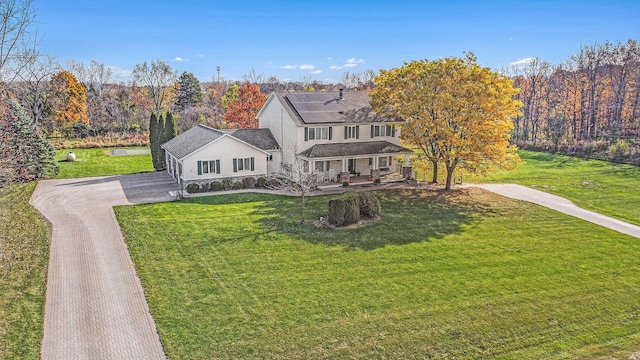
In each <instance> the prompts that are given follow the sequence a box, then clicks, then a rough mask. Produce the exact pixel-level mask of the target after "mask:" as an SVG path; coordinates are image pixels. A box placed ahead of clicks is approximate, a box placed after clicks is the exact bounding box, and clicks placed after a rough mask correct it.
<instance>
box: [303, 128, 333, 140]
mask: <svg viewBox="0 0 640 360" xmlns="http://www.w3.org/2000/svg"><path fill="white" fill-rule="evenodd" d="M308 140H331V127H330V126H324V127H309V128H305V129H304V141H308Z"/></svg>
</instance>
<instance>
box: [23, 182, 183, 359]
mask: <svg viewBox="0 0 640 360" xmlns="http://www.w3.org/2000/svg"><path fill="white" fill-rule="evenodd" d="M171 190H177V185H176V184H175V183H173V182H172V180H171V178H170V177H169V176H168V175H167V174H166V173H145V174H134V175H122V176H110V177H99V178H85V179H68V180H47V181H41V182H40V183H39V184H38V186H37V187H36V190H35V192H34V193H33V197H32V199H31V202H32V204H33V205H34V206H35V207H36V208H37V209H38V210H39V211H40V212H41V213H42V214H43V215H44V216H45V217H46V218H47V219H49V221H51V223H52V224H53V235H52V239H51V252H50V260H49V275H48V283H47V300H46V309H45V321H44V340H43V343H42V358H43V359H45V360H48V359H164V358H165V356H164V352H163V350H162V345H161V344H160V339H159V337H158V334H157V331H156V327H155V323H154V321H153V318H152V317H151V315H150V313H149V307H148V306H147V303H146V299H145V296H144V293H143V290H142V285H141V283H140V280H139V279H138V277H137V275H136V272H135V269H134V266H133V263H132V261H131V258H130V256H129V252H128V250H127V247H126V245H125V243H124V239H123V237H122V233H121V231H120V227H119V226H118V223H117V221H116V218H115V215H114V212H113V209H112V207H113V206H114V205H125V204H136V203H147V202H156V201H166V200H171V197H170V195H169V191H171Z"/></svg>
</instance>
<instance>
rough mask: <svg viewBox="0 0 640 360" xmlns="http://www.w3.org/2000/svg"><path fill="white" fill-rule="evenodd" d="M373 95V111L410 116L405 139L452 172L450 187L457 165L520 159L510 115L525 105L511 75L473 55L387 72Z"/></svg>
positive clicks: (473, 168) (504, 164) (474, 167)
mask: <svg viewBox="0 0 640 360" xmlns="http://www.w3.org/2000/svg"><path fill="white" fill-rule="evenodd" d="M375 83H376V88H374V89H373V90H372V91H371V93H370V97H371V100H372V106H373V108H374V110H376V111H377V112H379V113H382V114H388V115H394V116H399V117H401V118H403V119H404V120H405V123H404V124H403V127H402V137H403V140H404V141H405V142H407V143H409V144H411V145H414V146H416V147H417V148H418V149H420V151H421V152H422V153H423V155H424V158H426V159H427V161H430V162H431V163H432V165H433V167H434V178H433V181H434V182H437V172H438V166H439V165H443V166H444V167H445V168H446V171H447V179H446V185H445V188H446V189H447V190H449V189H451V182H452V179H453V174H454V171H455V170H456V169H458V168H461V169H464V170H465V171H469V172H472V173H478V174H485V173H486V172H487V171H488V170H489V169H490V168H492V167H501V168H511V167H513V166H515V164H517V163H518V162H519V161H520V158H519V157H518V155H517V154H516V148H515V146H513V145H511V144H510V142H509V140H510V131H511V128H512V127H513V123H512V121H511V117H513V116H517V115H518V114H519V113H520V107H521V106H522V104H521V103H520V102H519V101H517V100H514V99H513V97H514V95H516V94H517V90H516V89H514V88H513V86H512V84H511V80H509V79H508V78H507V77H506V76H504V75H500V74H498V73H495V72H493V71H491V70H490V69H488V68H485V67H481V66H480V65H478V64H477V63H476V58H475V56H474V55H473V54H471V53H467V54H466V56H465V57H464V58H444V59H438V60H433V61H429V60H419V61H412V62H409V63H405V64H404V66H402V67H400V68H397V69H392V70H382V71H381V73H380V75H379V76H378V77H376V79H375Z"/></svg>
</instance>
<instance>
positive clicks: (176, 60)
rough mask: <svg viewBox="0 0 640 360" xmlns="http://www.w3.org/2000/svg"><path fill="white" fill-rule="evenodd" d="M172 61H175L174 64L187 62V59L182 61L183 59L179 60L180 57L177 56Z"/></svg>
mask: <svg viewBox="0 0 640 360" xmlns="http://www.w3.org/2000/svg"><path fill="white" fill-rule="evenodd" d="M172 61H175V62H185V61H189V59H184V58H181V57H179V56H178V57H176V58H175V59H173V60H172Z"/></svg>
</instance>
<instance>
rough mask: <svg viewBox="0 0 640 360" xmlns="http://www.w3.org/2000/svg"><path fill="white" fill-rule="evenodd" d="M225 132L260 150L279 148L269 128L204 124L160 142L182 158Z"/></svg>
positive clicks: (174, 154) (164, 147)
mask: <svg viewBox="0 0 640 360" xmlns="http://www.w3.org/2000/svg"><path fill="white" fill-rule="evenodd" d="M225 134H227V135H230V136H231V137H234V138H236V139H238V140H241V141H244V142H246V143H247V144H249V145H253V146H255V147H257V148H258V149H261V150H265V151H266V150H276V149H279V148H280V146H279V145H278V142H277V141H276V139H275V138H274V137H273V134H271V130H269V129H230V130H218V129H214V128H210V127H208V126H205V125H198V126H195V127H192V128H191V129H189V130H187V131H185V132H183V133H182V134H180V135H178V136H176V137H174V138H173V139H171V140H169V141H167V142H166V143H164V144H162V148H163V149H165V150H166V151H168V152H169V153H170V154H172V155H173V156H175V157H177V158H178V159H182V158H184V157H185V156H187V155H189V154H191V153H192V152H194V151H196V150H198V149H200V148H202V147H203V146H206V145H207V144H209V143H211V142H212V141H214V140H216V139H218V138H220V137H221V136H224V135H225Z"/></svg>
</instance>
